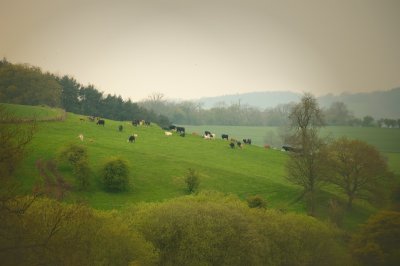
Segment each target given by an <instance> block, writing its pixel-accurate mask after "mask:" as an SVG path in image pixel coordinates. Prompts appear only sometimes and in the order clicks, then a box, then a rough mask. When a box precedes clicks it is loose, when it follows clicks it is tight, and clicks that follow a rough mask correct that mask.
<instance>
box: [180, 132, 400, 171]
mask: <svg viewBox="0 0 400 266" xmlns="http://www.w3.org/2000/svg"><path fill="white" fill-rule="evenodd" d="M185 127H186V129H187V131H188V132H190V133H192V132H196V133H198V134H200V135H201V134H204V131H205V130H209V131H211V132H213V133H215V134H216V135H217V138H218V139H220V138H221V134H223V133H224V134H229V137H233V138H235V139H239V140H241V139H243V138H250V139H252V143H253V144H254V145H258V146H263V145H264V144H265V143H268V144H270V145H273V146H276V147H280V146H281V145H282V142H281V140H280V138H279V130H280V129H279V128H278V127H242V126H211V125H203V126H185ZM321 135H322V136H324V137H328V138H332V139H335V138H339V137H342V136H346V137H348V138H353V139H359V140H362V141H365V142H367V143H369V144H371V145H373V146H375V147H376V148H377V149H378V150H379V151H381V152H382V153H383V154H384V155H385V156H386V157H387V158H388V163H389V167H390V168H391V170H392V171H394V172H395V173H398V174H400V129H398V128H376V127H339V126H336V127H334V126H329V127H324V128H322V129H321Z"/></svg>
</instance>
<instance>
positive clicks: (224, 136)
mask: <svg viewBox="0 0 400 266" xmlns="http://www.w3.org/2000/svg"><path fill="white" fill-rule="evenodd" d="M221 137H222V139H226V140H228V138H229V136H228V134H222V135H221Z"/></svg>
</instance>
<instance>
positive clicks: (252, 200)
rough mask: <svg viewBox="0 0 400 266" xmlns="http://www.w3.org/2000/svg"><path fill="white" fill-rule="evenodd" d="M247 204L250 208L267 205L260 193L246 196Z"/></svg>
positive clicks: (263, 207)
mask: <svg viewBox="0 0 400 266" xmlns="http://www.w3.org/2000/svg"><path fill="white" fill-rule="evenodd" d="M247 204H248V206H249V207H250V208H262V209H265V208H266V207H267V202H266V201H265V199H263V197H261V196H260V195H255V196H250V197H248V198H247Z"/></svg>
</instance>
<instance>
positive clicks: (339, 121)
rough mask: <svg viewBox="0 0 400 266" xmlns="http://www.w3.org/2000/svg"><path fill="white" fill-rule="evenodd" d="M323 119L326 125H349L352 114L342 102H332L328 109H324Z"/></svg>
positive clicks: (352, 117)
mask: <svg viewBox="0 0 400 266" xmlns="http://www.w3.org/2000/svg"><path fill="white" fill-rule="evenodd" d="M324 115H325V120H326V123H327V124H328V125H333V126H338V125H341V126H344V125H350V122H351V120H352V119H354V116H353V114H352V113H351V112H350V111H349V109H348V108H347V106H346V104H344V103H343V102H333V103H332V104H331V105H330V107H329V108H328V109H326V110H325V111H324Z"/></svg>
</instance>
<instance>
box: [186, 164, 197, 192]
mask: <svg viewBox="0 0 400 266" xmlns="http://www.w3.org/2000/svg"><path fill="white" fill-rule="evenodd" d="M185 182H186V185H187V189H188V191H189V193H193V192H194V191H196V190H197V188H198V187H199V184H200V181H199V176H198V174H197V173H196V171H195V170H194V169H192V168H189V169H188V173H187V175H186V178H185Z"/></svg>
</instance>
